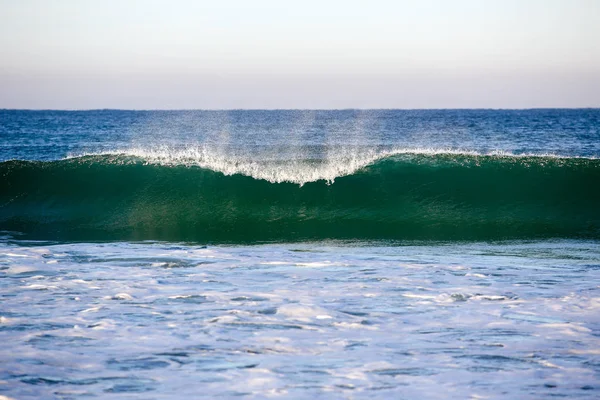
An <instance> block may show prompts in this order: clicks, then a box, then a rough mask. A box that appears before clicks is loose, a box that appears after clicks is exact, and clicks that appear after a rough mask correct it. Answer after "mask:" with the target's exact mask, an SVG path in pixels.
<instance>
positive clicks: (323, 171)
mask: <svg viewBox="0 0 600 400" xmlns="http://www.w3.org/2000/svg"><path fill="white" fill-rule="evenodd" d="M396 155H407V156H415V155H425V156H436V155H462V156H492V157H510V158H525V157H542V158H553V159H563V158H584V157H571V156H564V155H557V154H551V153H541V154H540V153H519V154H515V153H511V152H507V151H502V150H494V151H489V152H478V151H474V150H463V149H450V148H445V149H444V148H392V149H385V150H383V149H378V148H358V147H343V146H337V147H332V148H328V149H327V151H326V157H324V158H321V159H319V160H315V159H311V158H310V157H306V155H305V154H303V153H302V152H300V153H298V154H293V155H290V154H287V152H286V151H283V150H282V151H281V154H277V152H275V151H269V152H268V153H266V154H258V155H257V154H252V155H249V154H247V153H241V154H236V153H232V152H231V151H228V150H225V149H222V148H219V147H215V146H209V145H197V146H190V147H187V148H173V147H169V146H157V147H148V148H142V147H135V148H127V149H116V150H111V151H104V152H96V153H95V152H87V153H75V154H69V155H68V156H67V157H66V159H73V158H79V157H85V156H116V157H135V158H139V159H141V160H143V161H144V162H146V163H148V164H153V165H164V166H188V167H192V166H193V167H200V168H206V169H210V170H213V171H217V172H221V173H223V174H224V175H235V174H240V175H246V176H250V177H253V178H255V179H262V180H266V181H269V182H271V183H283V182H289V183H296V184H299V185H304V184H305V183H308V182H315V181H319V180H324V181H326V182H328V183H333V182H334V181H335V179H336V178H340V177H343V176H348V175H352V174H354V173H355V172H357V171H358V170H360V169H362V168H364V167H366V166H368V165H371V164H373V163H374V162H376V161H378V160H381V159H383V158H386V157H390V156H396ZM588 159H595V158H589V157H588ZM119 162H126V161H124V160H119Z"/></svg>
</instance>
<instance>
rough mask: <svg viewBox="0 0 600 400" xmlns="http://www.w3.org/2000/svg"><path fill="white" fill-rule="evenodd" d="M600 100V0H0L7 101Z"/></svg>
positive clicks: (312, 104)
mask: <svg viewBox="0 0 600 400" xmlns="http://www.w3.org/2000/svg"><path fill="white" fill-rule="evenodd" d="M529 107H600V0H455V1H448V0H420V1H416V0H415V1H402V0H397V1H383V0H370V1H353V0H345V1H337V0H330V1H329V0H304V1H282V0H280V1H276V0H254V1H243V0H220V1H194V0H170V1H167V0H102V1H98V0H87V1H81V0H53V1H45V0H0V108H55V109H89V108H135V109H156V108H159V109H172V108H177V109H181V108H204V109H214V108H217V109H228V108H529Z"/></svg>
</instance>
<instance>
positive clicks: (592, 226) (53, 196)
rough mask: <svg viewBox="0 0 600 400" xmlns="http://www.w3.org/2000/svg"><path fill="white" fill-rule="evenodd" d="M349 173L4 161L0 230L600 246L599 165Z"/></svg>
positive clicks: (115, 158)
mask: <svg viewBox="0 0 600 400" xmlns="http://www.w3.org/2000/svg"><path fill="white" fill-rule="evenodd" d="M352 162H353V163H352ZM352 162H350V161H348V160H346V161H344V160H343V159H340V160H338V161H337V164H336V162H333V163H332V162H325V161H323V160H321V161H319V160H305V161H304V162H301V163H299V162H295V163H293V164H290V165H286V164H285V163H284V162H279V163H275V162H270V163H269V162H265V163H260V162H256V163H251V162H248V161H245V162H244V161H240V162H238V161H234V160H233V161H229V162H225V163H223V162H221V164H219V165H215V166H214V167H211V164H210V163H209V162H205V163H197V165H193V163H185V162H182V160H171V161H170V162H165V160H164V159H160V157H159V158H156V157H154V158H152V157H144V155H143V154H142V155H140V154H116V153H115V154H103V155H88V156H81V157H74V158H69V159H64V160H59V161H51V162H40V161H18V160H13V161H5V162H2V163H0V182H1V186H0V230H2V231H13V232H19V233H20V234H22V237H23V238H29V239H51V240H67V241H91V240H94V241H95V240H99V241H104V240H173V241H194V242H206V243H255V242H265V241H267V242H268V241H275V242H286V241H302V240H322V239H340V240H436V241H438V240H439V241H471V240H504V239H528V238H531V239H536V238H596V239H597V238H600V160H598V159H590V158H568V157H555V156H531V155H530V156H514V155H505V154H504V155H503V154H500V155H478V154H471V153H459V152H454V153H452V152H450V153H443V152H439V153H436V152H421V153H419V152H403V153H402V152H401V153H399V154H384V155H380V156H379V158H378V157H377V156H369V157H367V158H364V159H362V161H356V159H355V160H354V161H352ZM236 168H237V169H236ZM332 168H333V170H332ZM253 171H254V172H255V173H254V172H253ZM328 171H329V172H328ZM286 174H287V175H286ZM248 175H252V176H248ZM336 176H337V177H336ZM269 177H272V179H270V178H269ZM258 178H263V179H258ZM332 181H333V183H332Z"/></svg>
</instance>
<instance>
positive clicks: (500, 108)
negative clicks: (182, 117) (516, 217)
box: [0, 106, 600, 112]
mask: <svg viewBox="0 0 600 400" xmlns="http://www.w3.org/2000/svg"><path fill="white" fill-rule="evenodd" d="M461 110H462V111H468V110H470V111H533V110H600V106H589V107H522V108H510V107H473V108H472V107H441V108H438V107H435V108H395V107H376V108H362V107H344V108H3V107H0V111H64V112H91V111H141V112H143V111H149V112H150V111H461Z"/></svg>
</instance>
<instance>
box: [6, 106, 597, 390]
mask: <svg viewBox="0 0 600 400" xmlns="http://www.w3.org/2000/svg"><path fill="white" fill-rule="evenodd" d="M0 342H1V343H3V345H1V346H0V397H2V396H6V397H8V398H11V399H41V398H43V399H80V398H88V397H90V398H93V397H99V398H136V399H138V398H140V399H179V398H215V397H223V398H233V397H236V398H238V397H241V398H256V399H262V398H267V397H268V398H271V397H284V398H323V399H337V398H340V399H362V398H369V399H373V398H376V399H390V398H406V399H412V398H425V399H448V398H456V399H463V398H464V399H467V398H472V399H484V398H485V399H496V398H497V399H500V398H502V399H506V398H513V399H516V398H518V399H529V398H531V399H539V398H549V397H564V398H569V399H571V398H582V399H586V398H589V399H592V398H598V397H600V109H533V110H329V111H321V110H319V111H317V110H315V111H309V110H229V111H127V110H94V111H51V110H43V111H27V110H0Z"/></svg>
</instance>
